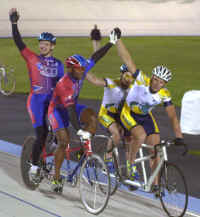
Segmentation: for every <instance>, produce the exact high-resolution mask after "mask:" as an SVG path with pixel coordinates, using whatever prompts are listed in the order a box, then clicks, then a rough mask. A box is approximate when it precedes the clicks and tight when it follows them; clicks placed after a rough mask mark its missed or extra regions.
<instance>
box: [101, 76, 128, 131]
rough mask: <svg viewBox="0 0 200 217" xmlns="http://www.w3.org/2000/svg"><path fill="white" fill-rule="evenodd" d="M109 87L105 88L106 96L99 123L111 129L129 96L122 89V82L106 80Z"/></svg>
mask: <svg viewBox="0 0 200 217" xmlns="http://www.w3.org/2000/svg"><path fill="white" fill-rule="evenodd" d="M106 81H107V86H106V87H104V96H103V100H102V104H101V108H100V111H99V115H98V116H99V121H100V123H101V124H102V125H103V126H104V127H106V128H107V127H109V126H110V125H111V124H112V123H113V122H114V121H116V117H117V115H118V109H119V107H120V103H121V102H122V100H124V98H125V96H126V95H127V91H128V90H125V89H123V88H121V87H120V80H119V79H117V80H112V79H110V78H106Z"/></svg>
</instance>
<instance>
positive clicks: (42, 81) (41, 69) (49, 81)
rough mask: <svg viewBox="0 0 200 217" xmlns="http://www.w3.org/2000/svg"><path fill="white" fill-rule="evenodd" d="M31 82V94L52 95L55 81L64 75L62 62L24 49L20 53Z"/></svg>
mask: <svg viewBox="0 0 200 217" xmlns="http://www.w3.org/2000/svg"><path fill="white" fill-rule="evenodd" d="M21 54H22V56H23V57H24V59H25V61H26V64H27V67H28V71H29V79H30V82H31V87H30V88H31V93H35V94H52V92H53V89H54V87H55V86H56V83H57V81H58V80H59V79H60V78H61V77H62V76H63V75H64V66H63V64H62V62H61V61H60V60H58V59H56V58H55V57H52V56H51V57H43V56H41V55H37V54H35V53H34V52H32V51H31V50H30V49H28V48H27V47H25V48H24V49H23V50H22V51H21Z"/></svg>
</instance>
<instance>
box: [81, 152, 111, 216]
mask: <svg viewBox="0 0 200 217" xmlns="http://www.w3.org/2000/svg"><path fill="white" fill-rule="evenodd" d="M101 189H103V192H102V190H101ZM80 196H81V201H82V203H83V205H84V207H85V208H86V210H87V211H88V212H89V213H92V214H99V213H100V212H102V211H103V210H104V209H105V207H106V206H107V203H108V200H109V196H110V176H109V173H108V169H107V167H106V165H105V163H104V161H103V160H102V159H101V158H100V157H99V156H98V155H96V154H92V155H91V156H89V157H88V158H86V160H85V161H84V163H83V165H82V167H81V171H80Z"/></svg>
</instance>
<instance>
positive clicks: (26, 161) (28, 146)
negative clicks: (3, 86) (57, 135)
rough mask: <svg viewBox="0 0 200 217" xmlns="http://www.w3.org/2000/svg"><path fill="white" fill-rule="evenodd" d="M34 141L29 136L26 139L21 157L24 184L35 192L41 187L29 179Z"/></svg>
mask: <svg viewBox="0 0 200 217" xmlns="http://www.w3.org/2000/svg"><path fill="white" fill-rule="evenodd" d="M34 141H35V138H34V137H33V136H29V137H27V138H26V139H25V141H24V145H23V148H22V153H21V157H20V168H21V175H22V180H23V182H24V184H25V185H26V186H27V187H28V188H29V189H31V190H35V189H36V188H37V187H38V186H39V184H36V183H34V182H33V181H31V180H30V177H29V169H30V162H31V155H32V146H33V143H34Z"/></svg>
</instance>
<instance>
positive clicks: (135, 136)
mask: <svg viewBox="0 0 200 217" xmlns="http://www.w3.org/2000/svg"><path fill="white" fill-rule="evenodd" d="M131 139H132V141H131V145H130V147H129V148H130V152H129V156H128V159H129V161H130V163H131V164H133V163H134V161H135V158H136V154H137V152H138V150H139V149H140V147H141V144H142V143H144V141H145V139H146V133H145V131H144V128H143V127H142V126H140V125H138V126H136V127H134V128H132V129H131Z"/></svg>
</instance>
